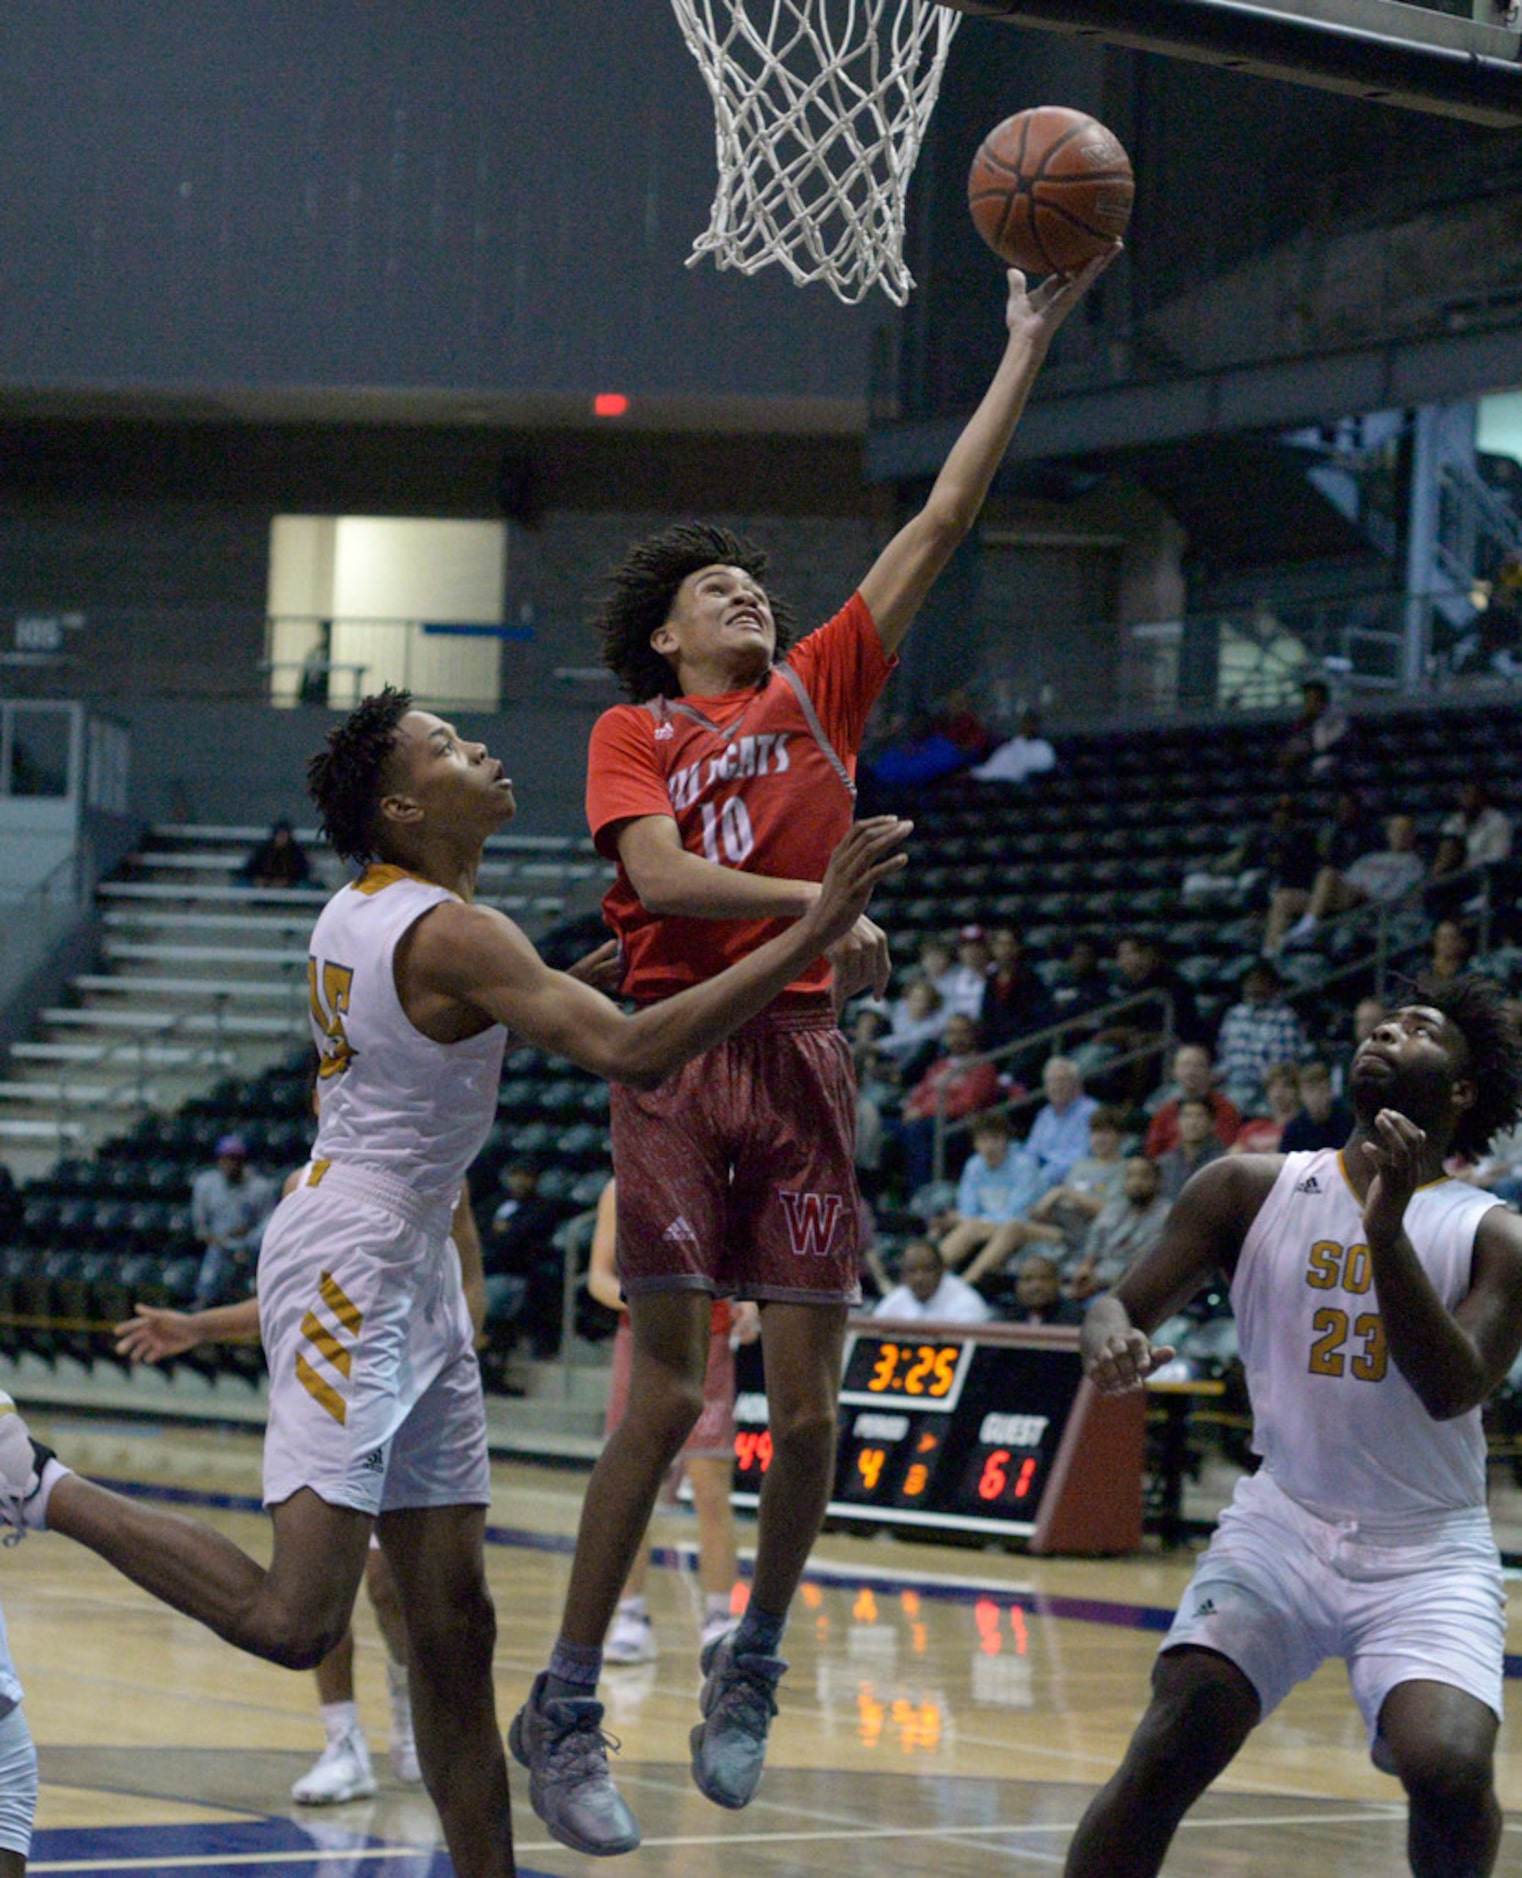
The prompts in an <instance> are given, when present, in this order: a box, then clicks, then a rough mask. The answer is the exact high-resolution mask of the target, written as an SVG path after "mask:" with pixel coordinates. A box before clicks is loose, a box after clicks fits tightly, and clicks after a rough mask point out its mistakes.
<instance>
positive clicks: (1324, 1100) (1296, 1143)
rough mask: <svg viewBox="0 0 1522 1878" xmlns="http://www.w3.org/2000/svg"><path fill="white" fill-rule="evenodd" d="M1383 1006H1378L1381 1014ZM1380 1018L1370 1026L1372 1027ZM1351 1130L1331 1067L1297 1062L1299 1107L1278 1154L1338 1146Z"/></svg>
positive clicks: (1287, 1125)
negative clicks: (1334, 1087)
mask: <svg viewBox="0 0 1522 1878" xmlns="http://www.w3.org/2000/svg"><path fill="white" fill-rule="evenodd" d="M1383 1015H1384V1007H1383V1006H1382V1005H1381V1006H1380V1018H1382V1017H1383ZM1380 1018H1376V1019H1375V1023H1374V1024H1371V1025H1370V1026H1369V1028H1370V1029H1371V1030H1372V1029H1374V1028H1375V1025H1376V1024H1378V1022H1379V1021H1380ZM1352 1131H1353V1112H1352V1110H1351V1109H1350V1108H1349V1107H1348V1105H1347V1104H1346V1103H1345V1102H1343V1101H1342V1100H1341V1099H1340V1098H1339V1097H1338V1096H1337V1095H1336V1094H1335V1093H1334V1092H1333V1089H1332V1071H1331V1068H1330V1066H1329V1065H1328V1064H1326V1063H1322V1062H1311V1063H1302V1064H1301V1066H1300V1108H1299V1110H1298V1112H1297V1113H1296V1114H1294V1115H1292V1116H1291V1117H1290V1119H1289V1120H1288V1121H1287V1122H1286V1123H1285V1124H1284V1133H1283V1135H1282V1137H1281V1138H1280V1141H1279V1152H1280V1153H1281V1154H1304V1153H1308V1152H1310V1151H1311V1150H1313V1149H1315V1148H1340V1147H1341V1146H1342V1144H1343V1142H1344V1141H1346V1140H1347V1138H1348V1136H1349V1135H1350V1134H1351V1133H1352Z"/></svg>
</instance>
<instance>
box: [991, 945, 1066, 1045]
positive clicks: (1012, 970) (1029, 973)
mask: <svg viewBox="0 0 1522 1878" xmlns="http://www.w3.org/2000/svg"><path fill="white" fill-rule="evenodd" d="M988 956H989V966H988V977H987V980H986V982H985V983H984V986H983V1014H982V1017H981V1019H980V1021H979V1026H978V1027H979V1029H980V1031H981V1032H982V1035H983V1041H984V1044H985V1046H986V1047H987V1048H988V1049H990V1050H998V1049H1002V1048H1003V1046H1004V1045H1005V1044H1007V1043H1013V1042H1014V1041H1015V1039H1016V1038H1017V1037H1029V1036H1031V1035H1032V1034H1033V1033H1034V1032H1035V1031H1038V1030H1045V1029H1046V1028H1047V1026H1048V1025H1049V1024H1051V1023H1053V1022H1054V1021H1055V1018H1056V1010H1055V1007H1054V1005H1053V1003H1052V997H1051V993H1050V992H1049V991H1048V990H1047V988H1046V986H1045V985H1044V984H1043V983H1042V982H1041V979H1040V976H1039V975H1038V974H1037V972H1036V970H1035V968H1034V967H1033V966H1032V964H1031V962H1030V960H1029V959H1028V958H1027V957H1026V952H1025V946H1024V944H1023V943H1022V941H1021V938H1020V935H1019V934H1018V933H1017V932H1016V931H1015V929H1014V928H1013V927H1012V926H995V927H994V928H993V929H992V930H991V931H990V933H989V935H988Z"/></svg>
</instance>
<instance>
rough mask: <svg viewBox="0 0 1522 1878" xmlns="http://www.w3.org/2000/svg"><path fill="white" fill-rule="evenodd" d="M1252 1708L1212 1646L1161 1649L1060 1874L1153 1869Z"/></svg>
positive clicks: (1247, 1691) (1246, 1690)
mask: <svg viewBox="0 0 1522 1878" xmlns="http://www.w3.org/2000/svg"><path fill="white" fill-rule="evenodd" d="M1259 1708H1260V1704H1259V1701H1258V1692H1257V1690H1256V1689H1255V1688H1254V1687H1253V1685H1252V1683H1251V1682H1249V1681H1248V1679H1247V1677H1246V1676H1245V1675H1244V1674H1243V1673H1242V1671H1241V1670H1240V1669H1238V1668H1237V1666H1236V1664H1235V1663H1232V1662H1229V1661H1228V1660H1227V1658H1225V1657H1224V1656H1219V1655H1217V1654H1216V1653H1215V1652H1214V1651H1213V1650H1202V1649H1196V1648H1193V1647H1187V1646H1186V1647H1185V1648H1182V1649H1176V1650H1168V1651H1166V1652H1165V1653H1164V1654H1163V1655H1162V1656H1160V1657H1159V1658H1158V1659H1157V1664H1156V1667H1155V1668H1154V1670H1153V1675H1152V1700H1151V1702H1150V1703H1149V1704H1148V1706H1147V1711H1146V1713H1145V1714H1144V1715H1143V1716H1142V1719H1141V1721H1140V1723H1139V1724H1138V1726H1137V1729H1136V1733H1135V1734H1134V1735H1133V1736H1132V1737H1131V1744H1130V1746H1129V1747H1128V1748H1127V1749H1126V1757H1125V1759H1124V1760H1123V1761H1122V1762H1121V1764H1120V1766H1119V1767H1118V1768H1117V1769H1116V1771H1115V1773H1114V1774H1113V1775H1112V1776H1111V1778H1110V1780H1109V1781H1108V1782H1107V1783H1106V1784H1105V1786H1103V1787H1102V1788H1101V1789H1100V1791H1099V1792H1098V1793H1097V1794H1096V1795H1095V1796H1094V1798H1093V1800H1092V1801H1090V1803H1089V1806H1088V1809H1087V1811H1086V1812H1085V1813H1084V1816H1083V1818H1082V1819H1081V1820H1080V1821H1079V1823H1078V1830H1077V1831H1076V1832H1075V1833H1074V1834H1073V1841H1072V1844H1071V1845H1070V1846H1069V1848H1068V1856H1067V1863H1066V1865H1065V1866H1064V1867H1063V1870H1064V1872H1065V1874H1066V1878H1154V1875H1155V1874H1156V1873H1157V1872H1159V1871H1160V1870H1161V1869H1162V1864H1163V1859H1164V1857H1165V1856H1166V1854H1167V1851H1168V1846H1169V1843H1170V1842H1171V1840H1172V1838H1173V1835H1174V1833H1175V1832H1176V1831H1177V1830H1178V1824H1179V1821H1180V1820H1181V1819H1182V1818H1183V1817H1184V1814H1185V1813H1186V1812H1187V1811H1188V1810H1189V1808H1190V1807H1191V1806H1192V1805H1193V1804H1194V1802H1195V1801H1196V1800H1197V1799H1198V1798H1199V1797H1200V1795H1201V1794H1202V1793H1203V1792H1204V1791H1205V1789H1206V1788H1207V1787H1208V1786H1209V1785H1210V1783H1211V1781H1213V1780H1214V1779H1215V1778H1216V1777H1217V1775H1219V1774H1220V1773H1221V1772H1222V1770H1223V1769H1224V1768H1226V1767H1227V1766H1228V1765H1229V1764H1230V1763H1231V1761H1232V1759H1233V1757H1234V1756H1235V1755H1236V1753H1237V1751H1238V1750H1239V1749H1240V1748H1241V1746H1242V1743H1243V1742H1244V1741H1245V1740H1246V1739H1247V1737H1248V1735H1249V1734H1250V1733H1251V1732H1252V1730H1253V1729H1254V1728H1255V1727H1256V1726H1257V1722H1258V1715H1259Z"/></svg>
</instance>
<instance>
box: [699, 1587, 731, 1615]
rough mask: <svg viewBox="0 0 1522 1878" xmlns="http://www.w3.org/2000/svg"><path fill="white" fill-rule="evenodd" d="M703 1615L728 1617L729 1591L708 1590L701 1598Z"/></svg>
mask: <svg viewBox="0 0 1522 1878" xmlns="http://www.w3.org/2000/svg"><path fill="white" fill-rule="evenodd" d="M703 1615H704V1616H705V1617H728V1616H729V1593H728V1592H727V1591H710V1592H709V1593H708V1595H707V1597H705V1598H704V1600H703Z"/></svg>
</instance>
